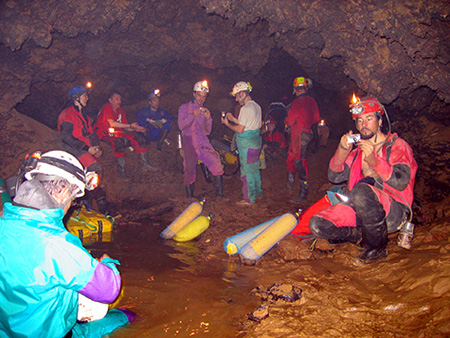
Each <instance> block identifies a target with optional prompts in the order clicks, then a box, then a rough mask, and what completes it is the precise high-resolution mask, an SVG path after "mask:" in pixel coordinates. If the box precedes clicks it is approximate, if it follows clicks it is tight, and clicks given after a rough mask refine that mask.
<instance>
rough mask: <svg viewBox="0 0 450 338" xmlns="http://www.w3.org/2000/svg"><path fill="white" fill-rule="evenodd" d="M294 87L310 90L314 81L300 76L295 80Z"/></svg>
mask: <svg viewBox="0 0 450 338" xmlns="http://www.w3.org/2000/svg"><path fill="white" fill-rule="evenodd" d="M292 86H293V87H294V88H298V87H304V88H305V89H308V88H310V87H311V86H312V81H311V79H307V78H306V77H303V76H299V77H296V78H295V79H294V83H293V85H292Z"/></svg>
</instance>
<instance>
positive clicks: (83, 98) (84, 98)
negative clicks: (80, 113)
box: [80, 93, 89, 107]
mask: <svg viewBox="0 0 450 338" xmlns="http://www.w3.org/2000/svg"><path fill="white" fill-rule="evenodd" d="M88 101H89V95H88V94H87V93H83V94H81V96H80V104H81V105H82V106H83V107H86V105H87V103H88Z"/></svg>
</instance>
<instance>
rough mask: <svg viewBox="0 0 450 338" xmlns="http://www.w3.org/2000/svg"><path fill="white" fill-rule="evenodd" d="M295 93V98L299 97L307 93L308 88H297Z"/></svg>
mask: <svg viewBox="0 0 450 338" xmlns="http://www.w3.org/2000/svg"><path fill="white" fill-rule="evenodd" d="M294 91H295V96H299V95H302V94H304V93H306V87H305V86H300V87H295V88H294Z"/></svg>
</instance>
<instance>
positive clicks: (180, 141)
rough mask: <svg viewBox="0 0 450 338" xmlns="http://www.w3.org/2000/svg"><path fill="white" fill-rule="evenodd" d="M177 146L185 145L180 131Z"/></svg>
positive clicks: (179, 147)
mask: <svg viewBox="0 0 450 338" xmlns="http://www.w3.org/2000/svg"><path fill="white" fill-rule="evenodd" d="M177 146H178V149H181V148H182V147H183V143H182V139H181V133H178V139H177Z"/></svg>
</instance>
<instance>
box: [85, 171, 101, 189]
mask: <svg viewBox="0 0 450 338" xmlns="http://www.w3.org/2000/svg"><path fill="white" fill-rule="evenodd" d="M99 183H100V179H99V177H98V174H97V173H96V172H95V171H89V172H87V173H86V190H94V189H95V188H97V187H98V184H99Z"/></svg>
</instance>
